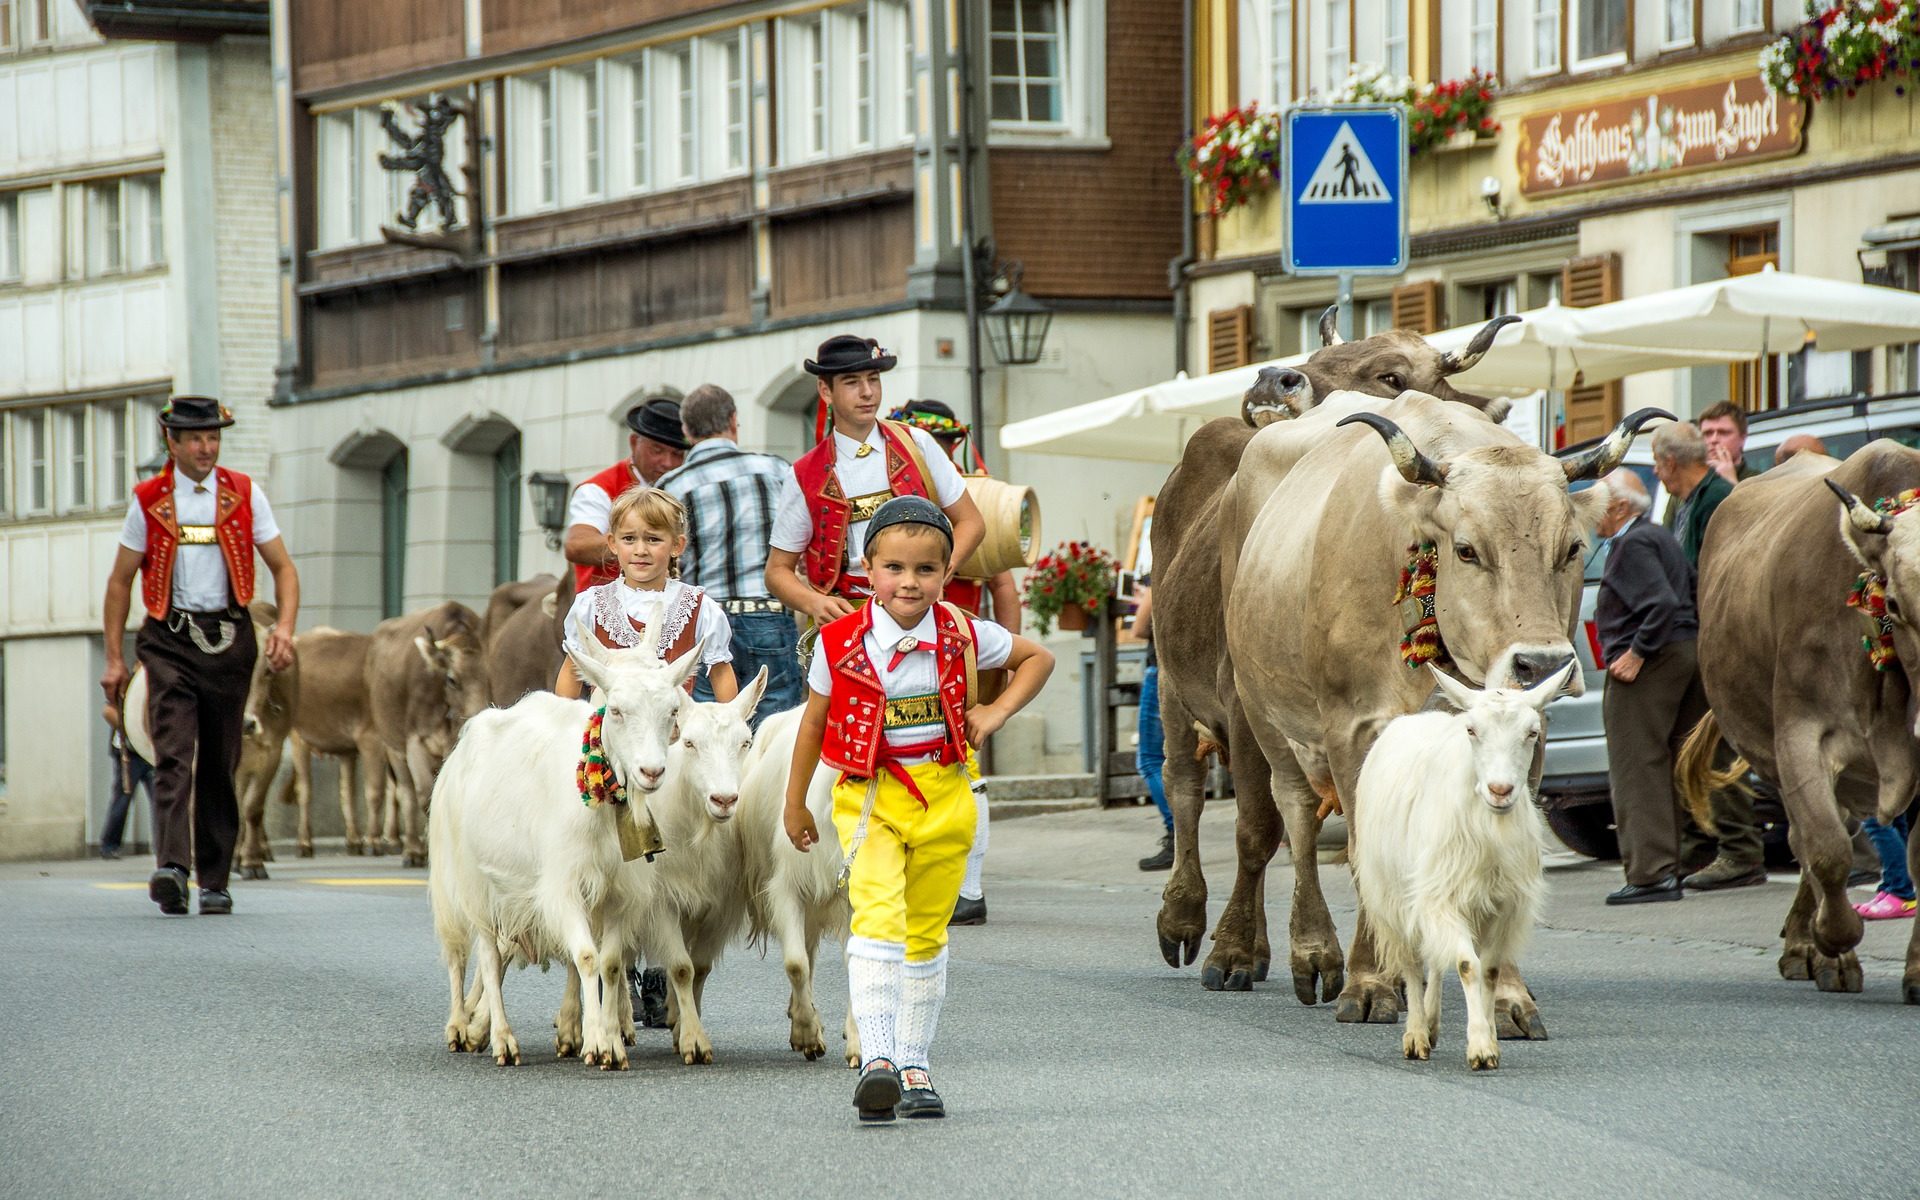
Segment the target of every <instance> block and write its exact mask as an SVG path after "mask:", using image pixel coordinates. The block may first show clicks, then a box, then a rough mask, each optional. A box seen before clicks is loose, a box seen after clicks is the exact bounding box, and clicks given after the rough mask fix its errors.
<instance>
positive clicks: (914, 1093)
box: [896, 1067, 947, 1120]
mask: <svg viewBox="0 0 1920 1200" xmlns="http://www.w3.org/2000/svg"><path fill="white" fill-rule="evenodd" d="M900 1086H901V1092H900V1104H899V1106H898V1108H897V1109H896V1111H897V1112H898V1113H899V1114H900V1115H901V1116H903V1117H907V1118H909V1119H917V1120H926V1119H927V1118H930V1117H944V1116H946V1115H947V1106H946V1102H945V1101H943V1100H941V1099H940V1093H939V1092H936V1091H934V1090H933V1076H932V1075H930V1074H928V1073H927V1069H926V1068H925V1067H901V1068H900Z"/></svg>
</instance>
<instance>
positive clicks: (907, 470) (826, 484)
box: [793, 421, 933, 596]
mask: <svg viewBox="0 0 1920 1200" xmlns="http://www.w3.org/2000/svg"><path fill="white" fill-rule="evenodd" d="M879 425H880V435H881V439H882V440H883V441H884V442H886V445H887V490H888V491H890V492H892V493H893V494H894V495H896V496H925V497H928V498H931V497H932V495H933V490H932V488H931V487H930V486H929V485H928V482H927V480H925V479H922V478H921V477H920V471H919V469H918V468H917V467H915V465H914V451H913V450H909V449H908V446H909V444H910V443H909V441H908V439H910V438H911V437H912V436H913V435H912V434H910V433H908V432H907V427H906V426H904V425H901V424H898V423H897V422H894V421H881V422H880V423H879ZM837 454H838V449H837V447H836V445H835V443H834V440H833V437H832V436H831V435H829V436H828V437H827V438H826V439H825V440H823V441H821V442H820V444H819V445H817V446H815V447H814V448H813V449H811V450H809V451H807V452H806V453H805V454H803V455H801V456H800V460H799V461H798V462H796V463H794V464H793V475H794V479H795V480H797V481H798V482H799V484H800V494H801V495H802V496H804V497H806V501H807V519H808V520H810V521H812V522H813V536H812V537H811V538H810V539H808V541H807V549H806V553H805V554H804V555H803V556H802V557H801V560H800V561H801V566H802V568H803V569H804V570H805V571H806V575H807V579H808V580H809V581H810V582H811V583H812V584H813V586H814V587H817V588H819V589H820V590H821V591H823V592H826V593H827V594H828V595H834V596H838V595H842V594H843V593H842V591H841V588H842V586H843V583H844V581H845V579H846V570H847V524H848V517H849V515H850V514H851V513H852V511H853V505H852V503H851V498H850V497H849V496H848V495H847V493H846V491H845V490H844V489H843V488H841V486H840V476H839V473H838V472H836V471H835V470H834V469H833V467H834V461H835V456H836V455H837Z"/></svg>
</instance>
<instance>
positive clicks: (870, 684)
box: [814, 604, 974, 778]
mask: <svg viewBox="0 0 1920 1200" xmlns="http://www.w3.org/2000/svg"><path fill="white" fill-rule="evenodd" d="M933 625H934V629H935V631H936V633H935V636H936V638H937V640H938V642H939V648H938V649H937V650H935V651H934V657H935V659H936V660H937V662H938V665H939V671H940V674H939V680H940V683H939V695H940V715H941V719H942V721H943V723H944V724H945V726H946V738H945V743H944V745H942V747H941V749H940V761H941V762H942V763H954V762H958V761H960V760H961V759H962V758H965V757H966V753H967V721H966V712H967V646H968V644H969V643H971V642H972V641H973V640H974V632H973V628H972V622H970V621H969V622H964V623H963V622H960V621H956V620H954V618H953V614H951V613H950V612H948V611H947V610H946V609H945V608H944V607H942V606H940V605H935V606H934V608H933ZM872 628H873V606H872V605H871V604H863V605H861V606H860V608H859V609H858V611H855V612H851V613H848V614H847V615H846V616H844V617H841V618H840V619H839V620H837V621H832V622H829V623H828V625H827V627H826V628H825V629H822V630H821V631H820V641H819V644H818V645H817V646H815V648H814V653H815V654H824V655H826V656H827V663H828V665H829V666H831V667H832V668H833V695H832V696H831V697H830V699H829V700H828V703H827V728H826V731H825V733H824V734H823V735H822V737H821V739H820V761H821V762H823V763H826V764H827V765H828V766H830V767H832V768H833V769H834V770H836V771H844V772H845V773H847V774H848V775H853V776H857V777H860V778H865V777H867V776H870V775H872V774H873V773H874V771H875V769H876V768H877V766H878V764H879V762H880V749H881V745H882V743H883V742H884V740H885V737H886V718H887V694H886V692H885V690H883V689H882V687H881V686H880V672H879V671H878V670H877V669H875V667H874V665H873V659H872V658H870V657H869V656H868V654H867V648H866V635H867V631H868V630H870V629H872Z"/></svg>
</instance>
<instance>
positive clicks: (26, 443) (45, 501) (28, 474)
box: [10, 408, 54, 517]
mask: <svg viewBox="0 0 1920 1200" xmlns="http://www.w3.org/2000/svg"><path fill="white" fill-rule="evenodd" d="M49 417H50V413H49V411H48V410H47V409H44V408H26V409H20V410H17V411H16V412H15V413H14V414H13V420H12V421H11V422H10V424H11V425H12V426H13V444H14V450H15V451H16V453H18V454H19V456H20V458H19V462H18V463H17V464H16V465H15V468H14V472H13V474H14V479H15V486H16V487H18V488H19V489H20V493H19V496H18V503H16V504H15V505H14V512H16V513H17V514H19V515H20V516H23V517H38V516H45V515H47V514H48V513H51V512H52V511H53V490H54V488H53V484H54V478H53V461H52V459H53V447H52V445H51V443H52V441H53V423H52V421H51V420H50V419H49ZM31 430H38V432H39V435H40V436H39V443H40V445H39V450H40V456H41V457H40V458H39V459H38V460H36V459H35V458H34V457H33V451H34V446H33V441H34V439H33V435H32V433H31V432H30V431H31ZM36 471H37V472H38V475H39V488H40V494H39V496H38V497H36V496H35V495H34V487H35V473H36Z"/></svg>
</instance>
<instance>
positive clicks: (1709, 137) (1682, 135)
mask: <svg viewBox="0 0 1920 1200" xmlns="http://www.w3.org/2000/svg"><path fill="white" fill-rule="evenodd" d="M1805 120H1806V109H1805V105H1804V102H1802V101H1800V100H1794V99H1786V98H1783V97H1781V96H1778V95H1775V94H1774V93H1772V92H1770V91H1768V90H1767V87H1766V85H1765V84H1764V83H1762V82H1761V81H1760V77H1759V76H1758V75H1741V76H1737V77H1735V78H1733V79H1723V80H1719V81H1716V82H1713V83H1703V84H1694V85H1691V86H1687V87H1681V88H1674V89H1671V90H1669V91H1664V92H1649V93H1645V94H1643V95H1639V96H1630V97H1624V98H1622V99H1618V100H1607V101H1603V102H1601V103H1598V104H1594V105H1592V106H1589V107H1586V108H1579V109H1551V110H1548V111H1546V112H1538V113H1533V114H1531V115H1529V116H1527V117H1524V118H1522V120H1521V123H1520V150H1519V165H1520V190H1521V192H1522V193H1524V194H1526V195H1529V196H1540V195H1555V194H1558V193H1560V192H1569V191H1573V190H1574V189H1576V188H1584V187H1595V186H1599V185H1603V184H1609V183H1621V182H1625V181H1628V180H1633V179H1646V178H1659V177H1662V176H1667V175H1678V174H1681V173H1684V172H1687V171H1694V170H1699V169H1701V168H1705V167H1715V166H1723V165H1726V164H1730V163H1735V162H1754V161H1758V160H1763V159H1768V158H1779V157H1782V156H1785V155H1789V154H1795V153H1798V152H1799V150H1800V144H1801V132H1802V129H1803V127H1804V125H1805Z"/></svg>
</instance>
